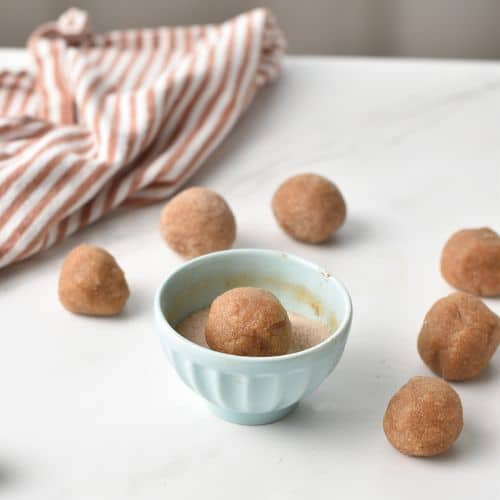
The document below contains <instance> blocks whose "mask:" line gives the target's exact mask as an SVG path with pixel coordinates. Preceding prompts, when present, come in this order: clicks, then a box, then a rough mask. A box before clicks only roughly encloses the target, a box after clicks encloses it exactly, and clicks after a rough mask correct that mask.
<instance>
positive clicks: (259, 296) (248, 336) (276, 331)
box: [205, 287, 292, 356]
mask: <svg viewBox="0 0 500 500" xmlns="http://www.w3.org/2000/svg"><path fill="white" fill-rule="evenodd" d="M291 330H292V327H291V325H290V320H289V319H288V314H287V312H286V311H285V309H284V308H283V306H282V305H281V303H280V302H279V301H278V299H277V298H276V297H275V296H274V295H273V294H272V293H270V292H268V291H266V290H262V289H261V288H252V287H242V288H233V289H232V290H229V291H227V292H225V293H223V294H222V295H219V296H218V297H217V298H216V299H215V300H214V301H213V302H212V305H211V306H210V311H209V313H208V319H207V323H206V326H205V339H206V341H207V344H208V345H209V347H210V348H211V349H213V350H215V351H219V352H225V353H227V354H236V355H239V356H279V355H281V354H286V353H287V351H288V347H289V345H290V336H291Z"/></svg>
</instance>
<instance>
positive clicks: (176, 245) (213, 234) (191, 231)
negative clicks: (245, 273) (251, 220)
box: [160, 187, 236, 258]
mask: <svg viewBox="0 0 500 500" xmlns="http://www.w3.org/2000/svg"><path fill="white" fill-rule="evenodd" d="M160 232H161V234H162V236H163V238H164V240H165V241H166V242H167V244H168V245H169V246H170V247H171V248H172V249H173V250H174V251H175V252H177V253H178V254H180V255H182V256H183V257H186V258H193V257H198V256H200V255H204V254H207V253H210V252H216V251H218V250H226V249H228V248H230V247H231V246H232V245H233V243H234V239H235V238H236V222H235V220H234V216H233V213H232V212H231V209H230V208H229V206H228V204H227V203H226V202H225V201H224V199H223V198H222V197H221V196H219V195H218V194H217V193H215V192H214V191H211V190H210V189H207V188H203V187H192V188H189V189H186V190H184V191H182V192H181V193H179V194H178V195H177V196H174V197H173V198H172V199H171V200H170V201H169V202H168V203H167V204H166V205H165V207H164V208H163V210H162V213H161V219H160Z"/></svg>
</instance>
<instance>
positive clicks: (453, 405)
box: [384, 377, 463, 457]
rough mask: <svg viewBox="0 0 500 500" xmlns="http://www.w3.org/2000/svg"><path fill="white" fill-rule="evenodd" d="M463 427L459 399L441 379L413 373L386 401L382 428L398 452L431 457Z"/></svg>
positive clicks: (453, 440) (450, 443)
mask: <svg viewBox="0 0 500 500" xmlns="http://www.w3.org/2000/svg"><path fill="white" fill-rule="evenodd" d="M462 427H463V416H462V403H461V402H460V397H459V396H458V394H457V393H456V392H455V390H454V389H453V388H452V387H451V385H449V384H448V383H447V382H445V381H444V380H441V379H438V378H433V377H413V378H411V379H410V380H409V381H408V382H407V383H406V384H405V385H404V386H403V387H401V389H399V391H398V392H396V394H394V396H393V397H392V398H391V400H390V401H389V405H388V406H387V410H386V411H385V415H384V432H385V435H386V436H387V439H388V440H389V442H390V443H391V444H392V446H394V448H396V449H397V450H398V451H400V452H401V453H404V454H405V455H412V456H415V457H430V456H433V455H438V454H439V453H443V452H444V451H446V450H447V449H448V448H449V447H450V446H451V445H452V444H453V443H454V442H455V441H456V439H457V438H458V436H459V435H460V432H461V431H462Z"/></svg>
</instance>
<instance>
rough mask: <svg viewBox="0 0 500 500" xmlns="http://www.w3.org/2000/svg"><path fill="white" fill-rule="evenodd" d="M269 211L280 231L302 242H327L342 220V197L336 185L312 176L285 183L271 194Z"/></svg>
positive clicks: (343, 214)
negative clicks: (271, 212) (272, 214)
mask: <svg viewBox="0 0 500 500" xmlns="http://www.w3.org/2000/svg"><path fill="white" fill-rule="evenodd" d="M272 208H273V212H274V216H275V217H276V220H277V221H278V224H279V225H280V226H281V227H282V228H283V230H284V231H285V232H286V233H288V234H289V235H290V236H291V237H292V238H295V239H296V240H299V241H304V242H306V243H322V242H324V241H326V240H328V239H330V238H331V237H332V236H333V234H334V233H335V231H337V229H339V227H340V226H341V225H342V224H343V223H344V220H345V217H346V205H345V202H344V198H343V197H342V194H341V193H340V191H339V190H338V188H337V186H335V184H333V183H332V182H330V181H329V180H328V179H325V178H324V177H321V176H320V175H315V174H301V175H295V176H294V177H290V178H289V179H288V180H286V181H285V182H284V183H283V184H282V185H281V186H280V187H279V188H278V189H277V191H276V192H275V193H274V196H273V200H272Z"/></svg>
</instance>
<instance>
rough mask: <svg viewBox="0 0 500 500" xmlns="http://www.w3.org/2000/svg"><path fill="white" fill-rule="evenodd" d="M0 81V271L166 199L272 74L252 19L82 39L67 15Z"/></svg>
mask: <svg viewBox="0 0 500 500" xmlns="http://www.w3.org/2000/svg"><path fill="white" fill-rule="evenodd" d="M28 48H29V51H30V53H31V55H32V58H33V60H34V67H35V73H34V74H31V73H29V72H8V71H3V72H0V267H4V266H7V265H8V264H10V263H13V262H16V261H19V260H22V259H24V258H26V257H28V256H30V255H32V254H34V253H36V252H38V251H40V250H42V249H45V248H48V247H50V246H52V245H53V244H55V243H57V242H58V241H60V240H62V239H63V238H65V237H66V236H68V235H70V234H72V233H73V232H75V231H77V230H78V229H80V228H82V227H84V226H85V225H87V224H89V223H91V222H93V221H95V220H97V219H99V218H100V217H102V216H103V215H104V214H106V213H108V212H109V211H110V210H113V209H114V208H116V207H118V206H124V205H142V204H148V203H152V202H156V201H159V200H162V199H164V198H166V197H168V196H169V195H171V194H172V193H173V192H174V191H175V190H177V189H179V187H180V186H181V185H182V184H183V183H184V182H185V181H186V180H187V179H188V178H189V176H190V175H192V174H193V173H194V172H195V171H196V169H197V168H198V167H199V166H200V165H201V164H202V162H203V161H204V160H205V159H206V158H207V156H208V155H209V154H210V153H211V152H212V151H213V150H214V148H215V147H216V146H217V145H218V144H220V142H221V141H222V140H223V139H224V137H225V136H226V135H227V134H228V132H229V131H230V130H231V128H232V127H233V126H234V124H235V122H236V121H237V120H238V118H239V117H240V115H241V114H242V112H243V111H244V110H245V108H246V107H247V106H248V105H249V103H250V102H251V101H252V98H253V97H254V95H255V93H256V91H257V90H258V89H259V88H260V87H261V86H262V85H264V84H266V83H267V82H269V81H272V80H274V79H275V78H276V77H277V76H278V74H279V70H280V60H281V56H282V54H283V52H284V48H285V41H284V38H283V35H282V33H281V32H280V30H279V28H278V27H277V25H276V23H275V21H274V19H273V17H272V15H271V14H270V13H269V12H268V11H267V10H264V9H257V10H253V11H250V12H248V13H245V14H242V15H240V16H238V17H236V18H234V19H231V20H229V21H227V22H225V23H223V24H220V25H205V26H190V27H172V28H157V29H138V30H130V31H112V32H109V33H106V34H102V35H97V34H92V33H91V32H90V30H89V23H88V16H87V14H86V13H85V12H83V11H80V10H77V9H70V10H69V11H67V12H66V13H65V14H63V15H62V16H61V17H60V18H59V20H58V21H57V22H55V23H50V24H47V25H44V26H42V27H40V28H39V29H38V30H37V31H36V32H35V33H34V34H33V35H32V37H31V38H30V40H29V42H28Z"/></svg>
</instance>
